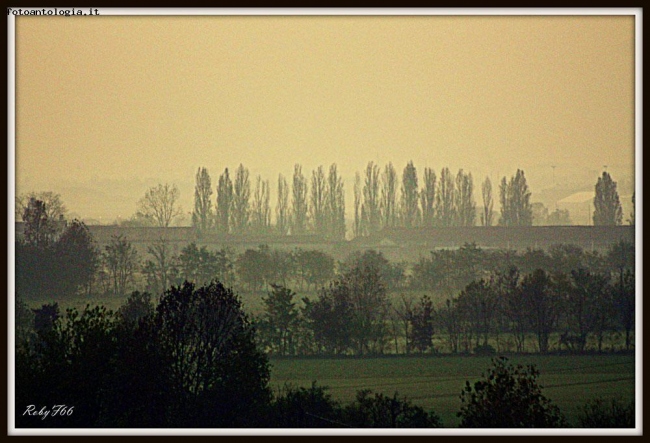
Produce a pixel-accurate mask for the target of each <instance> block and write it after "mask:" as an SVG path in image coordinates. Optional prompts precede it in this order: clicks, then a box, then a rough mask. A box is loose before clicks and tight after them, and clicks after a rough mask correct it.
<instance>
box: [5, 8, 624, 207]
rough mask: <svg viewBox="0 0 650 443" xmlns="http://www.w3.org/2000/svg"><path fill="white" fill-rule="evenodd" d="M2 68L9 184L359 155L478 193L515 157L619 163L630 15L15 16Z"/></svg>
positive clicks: (535, 161) (530, 172) (162, 177)
mask: <svg viewBox="0 0 650 443" xmlns="http://www.w3.org/2000/svg"><path fill="white" fill-rule="evenodd" d="M16 79H17V81H16V83H17V84H16V122H17V123H16V179H17V183H18V184H17V190H16V192H17V193H20V192H21V191H22V190H29V189H27V188H28V187H30V186H32V187H34V186H39V187H41V188H43V187H44V186H47V185H48V183H56V182H57V181H60V180H62V179H65V180H76V181H79V182H84V181H88V180H91V179H93V178H109V179H128V178H133V177H140V178H143V177H144V178H153V179H157V180H159V181H161V182H162V181H170V182H174V181H186V182H192V181H193V180H194V174H195V172H196V169H197V168H198V167H199V166H205V167H207V168H208V170H209V171H210V174H211V175H212V180H213V183H215V184H216V181H217V177H218V175H219V174H220V173H221V172H222V171H223V169H224V168H225V167H229V168H230V169H231V170H232V169H235V168H236V167H237V166H238V165H239V163H243V164H244V165H245V166H247V167H248V168H249V169H250V171H251V175H252V176H253V177H254V176H255V175H257V174H261V175H262V176H263V178H266V179H269V180H270V181H271V183H272V187H273V188H274V187H275V183H276V180H277V175H278V173H282V174H284V175H285V176H286V177H290V176H291V174H292V170H293V165H294V163H301V164H302V165H303V171H304V172H306V173H307V174H311V170H312V169H315V168H316V167H318V166H319V165H324V166H325V167H328V166H329V164H331V163H337V164H338V165H339V169H340V170H341V172H342V174H343V177H344V179H345V187H346V190H347V191H348V192H351V189H352V186H353V177H354V173H355V171H361V170H363V169H364V168H365V165H366V163H367V162H368V161H370V160H374V161H375V162H378V163H379V164H380V165H382V166H383V165H384V164H385V163H387V162H388V161H392V162H393V164H394V165H395V166H396V168H397V170H398V171H399V173H400V175H401V171H402V169H403V168H404V166H405V165H406V163H407V162H408V161H409V160H413V161H414V163H415V165H416V167H417V168H418V173H419V174H421V173H422V169H423V168H424V167H425V166H428V167H433V168H434V169H435V170H436V171H437V172H438V173H439V171H440V169H441V168H442V167H445V166H448V167H449V168H450V169H451V170H452V171H457V170H458V169H459V168H463V169H464V170H466V171H469V172H472V174H473V175H474V177H475V178H474V180H475V188H477V189H479V192H477V193H475V198H476V199H477V202H478V201H479V199H480V181H482V179H483V178H484V177H485V176H486V175H490V176H491V177H493V180H498V179H499V178H500V177H501V176H503V175H508V176H510V175H512V174H514V172H515V171H516V169H517V168H522V169H524V170H525V171H526V174H527V177H528V180H529V184H530V185H531V188H533V189H532V190H533V191H535V190H539V188H540V187H544V186H545V185H550V183H549V181H550V177H551V174H552V170H551V166H552V165H555V166H556V169H555V171H554V173H555V174H557V175H558V177H569V176H571V175H572V174H573V173H574V171H575V173H576V174H578V173H580V174H583V175H586V177H587V179H588V180H589V181H593V183H595V182H596V179H597V176H598V174H599V172H600V171H602V168H603V166H604V165H608V170H609V171H610V172H611V173H612V175H613V177H614V179H615V180H616V179H617V178H619V179H620V178H622V177H623V176H624V175H627V176H628V177H629V178H630V179H632V180H633V175H632V174H633V171H634V17H633V16H609V17H597V16H581V17H562V16H559V17H558V16H554V17H551V16H546V17H543V16H523V17H512V16H510V17H496V16H494V17H489V16H483V17H467V16H465V17H442V16H437V17H436V16H419V17H412V16H409V17H340V16H339V17H332V16H330V17H223V16H222V17H218V16H203V17H201V16H198V17H197V16H194V17H189V16H186V17H161V16H140V17H136V16H100V17H86V18H69V17H54V18H50V17H46V18H43V17H18V18H17V19H16ZM617 175H618V177H617ZM592 176H593V179H591V178H590V177H592ZM253 177H252V178H253ZM251 181H253V180H251ZM536 188H537V189H536ZM43 190H44V189H43ZM186 194H187V195H185V196H184V197H185V199H186V201H188V202H191V195H190V194H189V193H186ZM137 198H138V197H137V196H135V197H134V201H133V205H134V206H135V201H136V200H137ZM64 199H65V196H64ZM272 203H273V204H274V201H273V202H272ZM346 203H347V206H348V209H349V208H350V207H351V206H352V200H351V199H348V201H347V202H346ZM71 209H72V208H71ZM77 209H78V211H79V212H83V210H82V209H81V208H77ZM188 209H189V208H188Z"/></svg>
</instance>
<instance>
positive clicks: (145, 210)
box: [138, 183, 183, 228]
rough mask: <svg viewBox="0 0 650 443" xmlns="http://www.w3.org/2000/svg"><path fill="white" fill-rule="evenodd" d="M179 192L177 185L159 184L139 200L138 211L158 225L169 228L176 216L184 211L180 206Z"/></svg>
mask: <svg viewBox="0 0 650 443" xmlns="http://www.w3.org/2000/svg"><path fill="white" fill-rule="evenodd" d="M178 198H179V192H178V188H177V187H176V185H170V184H168V183H165V184H164V185H163V184H159V185H158V186H155V187H153V188H149V190H148V191H147V192H146V193H145V195H144V197H142V198H141V199H140V201H139V202H138V213H139V214H141V215H142V216H144V217H145V218H147V219H149V220H151V221H152V222H153V223H155V224H156V225H157V226H160V227H162V228H167V227H168V226H169V225H170V224H171V222H172V220H173V219H174V218H175V217H178V216H179V215H181V214H182V213H183V212H182V210H181V208H180V207H179V206H178Z"/></svg>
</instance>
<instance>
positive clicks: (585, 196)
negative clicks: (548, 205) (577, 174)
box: [558, 191, 595, 204]
mask: <svg viewBox="0 0 650 443" xmlns="http://www.w3.org/2000/svg"><path fill="white" fill-rule="evenodd" d="M594 196H595V193H594V191H585V192H576V193H575V194H571V195H569V196H568V197H564V198H563V199H562V200H559V201H558V203H570V204H572V203H590V202H592V201H593V200H594Z"/></svg>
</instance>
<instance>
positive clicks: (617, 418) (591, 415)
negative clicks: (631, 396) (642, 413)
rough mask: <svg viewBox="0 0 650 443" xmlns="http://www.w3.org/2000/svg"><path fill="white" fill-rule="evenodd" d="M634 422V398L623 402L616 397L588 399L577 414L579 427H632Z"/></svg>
mask: <svg viewBox="0 0 650 443" xmlns="http://www.w3.org/2000/svg"><path fill="white" fill-rule="evenodd" d="M635 422H636V417H635V413H634V400H632V401H630V402H628V403H625V402H623V401H622V400H620V399H617V398H613V399H611V400H610V401H607V400H605V399H604V398H603V397H597V398H594V399H592V400H589V401H588V402H587V403H586V404H585V405H583V406H582V408H581V410H580V415H579V416H578V426H579V427H580V428H600V429H609V428H634V425H635Z"/></svg>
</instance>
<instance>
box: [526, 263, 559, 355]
mask: <svg viewBox="0 0 650 443" xmlns="http://www.w3.org/2000/svg"><path fill="white" fill-rule="evenodd" d="M552 284H553V283H552V280H551V278H550V276H549V275H548V274H547V273H546V272H545V271H543V270H542V269H537V270H535V271H534V272H533V273H532V274H528V275H526V276H525V277H524V278H523V280H522V282H521V292H522V297H523V301H524V305H523V306H520V309H524V310H525V312H526V313H527V316H528V318H529V322H530V326H531V328H532V330H533V331H534V332H535V335H536V338H537V346H538V348H539V352H541V353H546V352H548V350H549V338H550V335H551V332H553V330H554V328H555V325H556V323H557V319H558V315H559V311H560V309H561V302H560V300H559V296H558V294H557V293H556V292H555V291H553V287H552Z"/></svg>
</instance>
